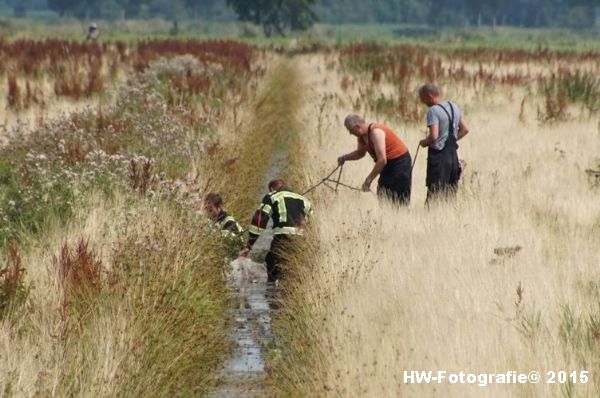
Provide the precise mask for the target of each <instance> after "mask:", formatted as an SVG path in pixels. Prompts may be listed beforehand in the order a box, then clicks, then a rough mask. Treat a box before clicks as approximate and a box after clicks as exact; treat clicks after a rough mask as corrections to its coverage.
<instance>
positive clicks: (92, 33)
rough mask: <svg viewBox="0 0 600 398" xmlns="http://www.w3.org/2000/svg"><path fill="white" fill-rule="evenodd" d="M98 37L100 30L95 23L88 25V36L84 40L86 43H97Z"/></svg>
mask: <svg viewBox="0 0 600 398" xmlns="http://www.w3.org/2000/svg"><path fill="white" fill-rule="evenodd" d="M99 37H100V30H99V29H98V25H96V23H95V22H92V23H91V24H90V27H89V28H88V34H87V37H86V40H88V41H94V42H96V41H98V38H99Z"/></svg>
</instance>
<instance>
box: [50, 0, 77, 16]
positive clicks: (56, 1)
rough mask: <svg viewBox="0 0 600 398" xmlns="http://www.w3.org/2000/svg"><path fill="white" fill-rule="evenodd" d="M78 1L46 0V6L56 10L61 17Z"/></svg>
mask: <svg viewBox="0 0 600 398" xmlns="http://www.w3.org/2000/svg"><path fill="white" fill-rule="evenodd" d="M78 3H79V1H78V0H48V8H49V9H51V10H52V11H56V12H57V13H58V15H60V16H61V17H62V16H64V15H65V14H67V13H68V11H69V10H70V9H72V8H74V7H75V6H77V5H78Z"/></svg>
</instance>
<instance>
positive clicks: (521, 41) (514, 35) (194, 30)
mask: <svg viewBox="0 0 600 398" xmlns="http://www.w3.org/2000/svg"><path fill="white" fill-rule="evenodd" d="M87 27H88V23H87V22H85V21H81V20H78V19H70V18H63V19H60V18H45V19H40V18H38V19H27V18H23V19H15V18H8V19H0V36H2V37H4V38H7V39H15V38H28V39H43V38H47V37H52V38H60V39H65V40H82V39H84V38H85V36H86V34H87ZM99 27H100V30H101V39H102V41H115V40H120V41H125V42H132V41H133V42H135V41H137V40H139V39H141V38H144V39H151V38H155V39H158V38H162V39H164V38H169V37H170V38H177V39H235V40H240V41H244V42H249V43H251V44H255V45H260V46H290V45H292V46H297V45H300V46H302V45H314V44H326V45H335V44H348V43H354V42H364V41H371V42H379V43H395V44H401V43H407V44H419V45H427V46H432V47H443V48H448V47H451V48H478V47H487V48H489V47H493V48H509V49H510V48H512V49H515V48H516V49H525V50H535V49H537V48H539V47H542V48H550V49H557V50H566V51H586V50H598V49H599V48H600V44H598V32H595V31H589V30H588V31H586V30H581V31H574V30H567V29H559V28H536V29H534V28H517V27H509V26H499V27H497V28H496V29H492V28H491V27H489V26H482V27H480V28H478V27H464V28H440V29H436V28H434V27H430V26H425V25H407V24H341V25H332V24H324V23H317V24H315V25H314V26H313V27H312V28H311V29H310V30H308V31H306V32H296V33H292V34H290V35H289V36H288V37H285V38H281V37H272V38H265V37H264V34H263V32H262V29H261V28H260V27H259V26H255V25H252V24H249V23H241V22H235V21H202V20H182V21H178V23H177V27H176V28H175V26H174V24H173V22H172V21H167V20H164V19H160V18H156V19H151V20H123V21H100V22H99Z"/></svg>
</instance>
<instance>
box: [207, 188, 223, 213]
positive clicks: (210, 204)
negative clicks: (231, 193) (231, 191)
mask: <svg viewBox="0 0 600 398" xmlns="http://www.w3.org/2000/svg"><path fill="white" fill-rule="evenodd" d="M222 206H223V198H221V195H219V194H218V193H214V192H211V193H209V194H207V195H206V197H205V198H204V210H206V212H207V213H208V214H209V215H210V216H211V217H212V218H216V217H217V216H218V215H219V213H221V211H222V210H223V207H222Z"/></svg>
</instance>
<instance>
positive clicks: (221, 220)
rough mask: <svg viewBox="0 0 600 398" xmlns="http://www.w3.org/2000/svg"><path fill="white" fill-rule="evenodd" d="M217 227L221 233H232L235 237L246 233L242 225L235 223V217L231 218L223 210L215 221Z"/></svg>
mask: <svg viewBox="0 0 600 398" xmlns="http://www.w3.org/2000/svg"><path fill="white" fill-rule="evenodd" d="M215 225H216V226H217V228H219V229H220V230H221V231H224V232H231V233H233V234H235V235H239V234H241V233H242V232H244V230H243V229H242V227H241V226H240V224H239V223H238V222H237V221H235V219H234V218H233V217H231V216H230V215H229V214H227V212H225V211H223V210H221V212H220V213H219V215H218V216H217V219H216V220H215Z"/></svg>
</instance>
